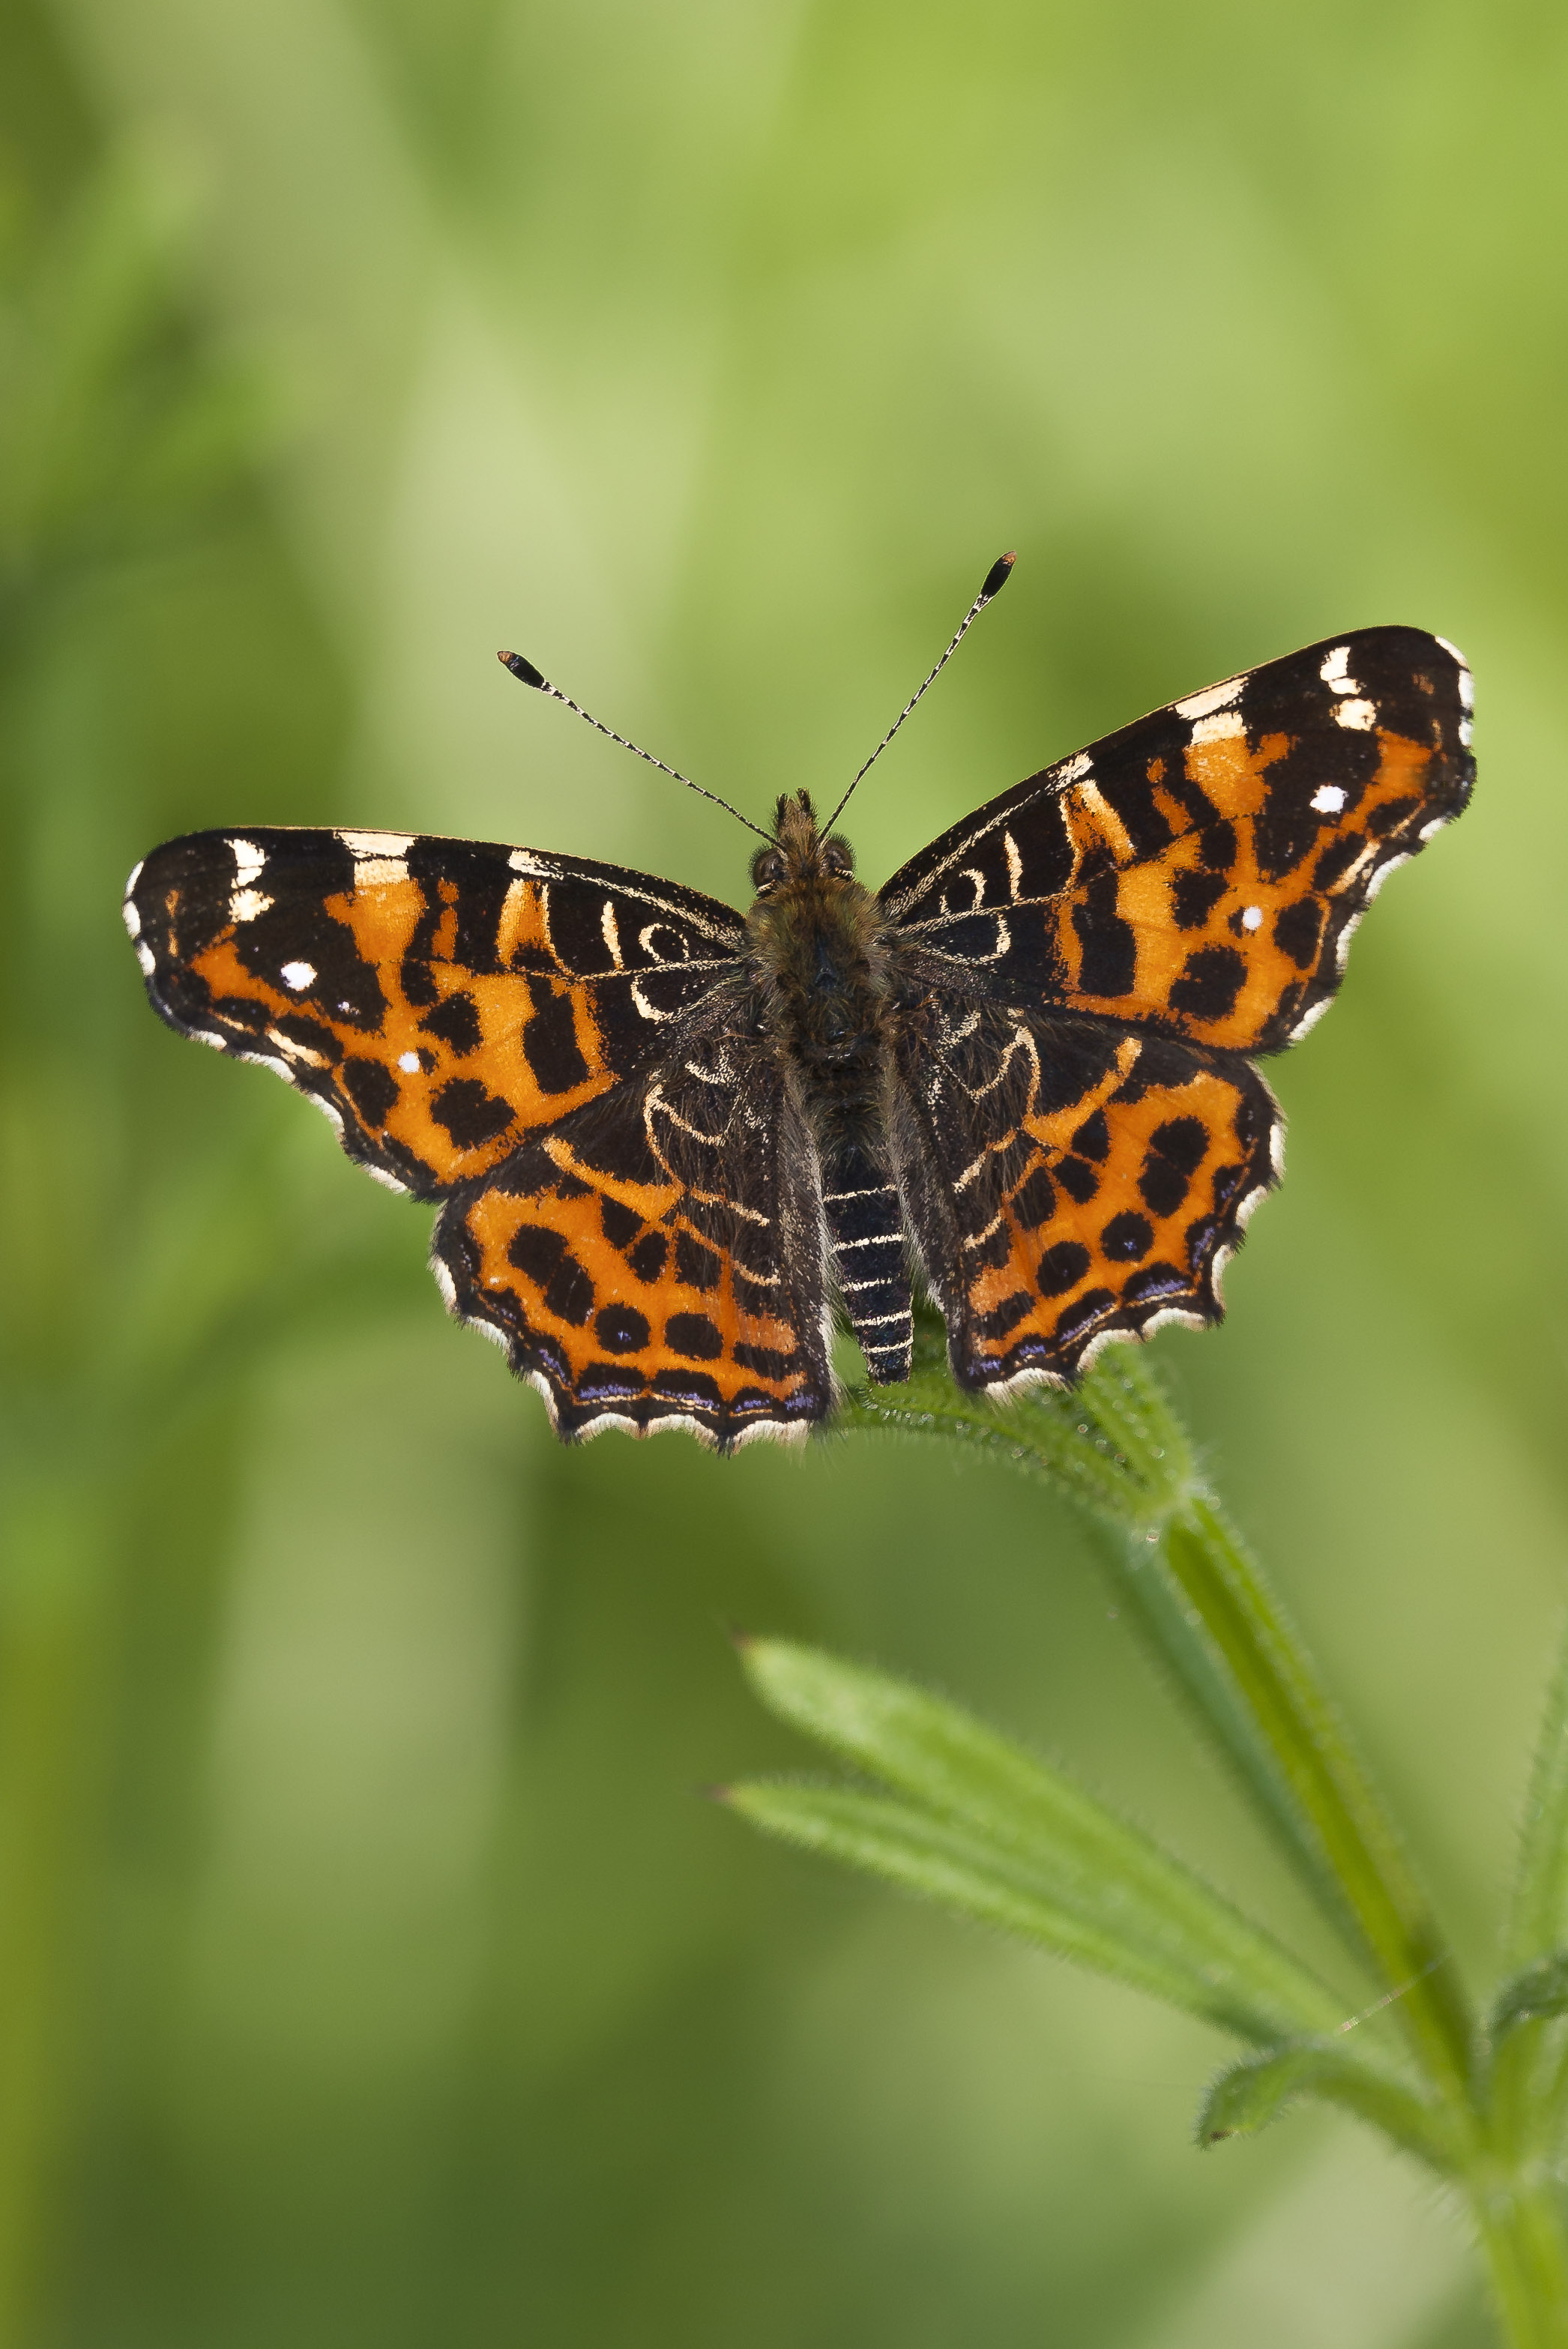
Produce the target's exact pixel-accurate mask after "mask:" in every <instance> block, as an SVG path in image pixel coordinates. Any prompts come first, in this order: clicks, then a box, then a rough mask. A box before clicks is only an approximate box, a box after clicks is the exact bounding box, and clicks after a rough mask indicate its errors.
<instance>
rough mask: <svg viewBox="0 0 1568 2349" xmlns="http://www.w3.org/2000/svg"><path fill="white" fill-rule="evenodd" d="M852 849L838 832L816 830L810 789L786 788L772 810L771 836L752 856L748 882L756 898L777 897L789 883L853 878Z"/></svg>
mask: <svg viewBox="0 0 1568 2349" xmlns="http://www.w3.org/2000/svg"><path fill="white" fill-rule="evenodd" d="M854 870H855V852H854V850H853V849H852V848H851V846H850V843H849V842H848V841H847V840H846V839H845V838H844V836H843V834H842V833H837V832H833V833H828V834H827V835H826V837H824V836H823V834H822V833H820V831H819V829H818V824H817V811H816V809H815V808H814V807H813V806H812V804H811V795H810V792H796V794H795V796H794V798H793V799H791V798H790V797H789V793H788V792H786V793H784V795H783V796H782V797H781V798H780V799H779V804H778V806H777V808H776V809H775V810H774V812H773V838H772V839H771V840H770V841H769V843H768V845H767V846H766V847H765V848H759V849H758V852H757V854H756V855H755V856H754V857H753V858H752V860H751V885H752V887H753V888H754V889H755V890H756V892H757V895H758V898H767V897H776V896H779V895H782V894H783V893H784V892H786V891H787V890H789V888H790V887H791V886H792V885H793V886H795V887H797V888H799V887H801V886H804V887H808V888H810V887H812V886H817V887H820V886H821V885H823V884H829V885H830V884H832V883H833V882H836V881H837V882H844V881H850V880H851V879H852V877H853V874H854Z"/></svg>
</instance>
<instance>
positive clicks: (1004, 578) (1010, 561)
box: [980, 548, 1018, 604]
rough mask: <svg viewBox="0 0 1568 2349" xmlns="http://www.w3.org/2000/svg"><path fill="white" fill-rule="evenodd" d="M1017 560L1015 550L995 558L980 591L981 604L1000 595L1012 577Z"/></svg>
mask: <svg viewBox="0 0 1568 2349" xmlns="http://www.w3.org/2000/svg"><path fill="white" fill-rule="evenodd" d="M1017 560H1018V555H1017V550H1016V548H1015V549H1014V550H1013V552H1012V554H999V555H998V556H997V557H996V560H995V563H994V564H992V565H991V568H990V570H989V571H987V573H986V574H985V585H984V586H983V587H982V588H981V590H980V601H981V602H982V603H983V604H988V603H989V602H990V601H991V598H992V597H993V596H994V595H1000V594H1001V592H1002V590H1003V588H1004V587H1005V586H1006V584H1007V582H1008V580H1009V579H1010V578H1011V576H1012V572H1013V565H1014V564H1015V563H1016V561H1017Z"/></svg>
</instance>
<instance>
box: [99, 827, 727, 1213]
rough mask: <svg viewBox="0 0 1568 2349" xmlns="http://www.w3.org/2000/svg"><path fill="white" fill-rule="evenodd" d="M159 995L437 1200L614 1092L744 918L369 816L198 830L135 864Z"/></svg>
mask: <svg viewBox="0 0 1568 2349" xmlns="http://www.w3.org/2000/svg"><path fill="white" fill-rule="evenodd" d="M125 917H126V926H127V927H128V928H129V931H130V934H131V936H132V938H133V939H134V941H135V944H136V949H137V954H138V957H139V961H140V963H141V968H142V971H143V974H144V976H145V978H146V980H147V990H148V993H149V995H150V997H151V999H152V1003H153V1007H154V1009H156V1010H157V1011H158V1012H160V1014H161V1016H162V1017H163V1019H166V1020H167V1021H168V1022H169V1024H170V1026H171V1027H173V1028H175V1029H177V1030H179V1031H180V1032H181V1034H182V1035H186V1036H191V1037H194V1038H196V1039H197V1040H199V1041H201V1042H202V1043H208V1044H211V1045H214V1046H216V1047H217V1049H218V1050H221V1051H225V1052H232V1053H234V1054H236V1055H237V1056H238V1057H239V1058H240V1059H242V1060H249V1061H260V1062H261V1063H262V1065H263V1067H266V1068H270V1069H273V1070H274V1071H276V1072H277V1074H278V1075H280V1076H282V1077H286V1078H287V1080H288V1081H289V1082H290V1083H291V1084H293V1085H294V1086H295V1087H297V1089H298V1090H299V1091H300V1092H303V1093H304V1094H305V1095H306V1096H307V1098H309V1099H310V1100H312V1101H314V1102H315V1103H316V1105H317V1106H318V1107H319V1108H321V1109H323V1110H325V1112H326V1113H327V1115H328V1116H329V1117H331V1118H332V1120H333V1122H334V1123H335V1125H336V1126H337V1128H338V1131H339V1133H341V1135H342V1139H343V1145H344V1148H345V1149H346V1151H347V1152H348V1153H349V1154H350V1156H351V1157H354V1158H356V1159H358V1160H359V1161H360V1163H361V1164H363V1165H365V1166H366V1167H367V1168H368V1169H369V1171H370V1172H371V1173H372V1174H376V1175H377V1176H378V1177H379V1178H380V1180H382V1181H383V1182H387V1183H389V1184H391V1185H393V1186H394V1187H397V1188H401V1189H405V1190H409V1191H413V1192H415V1193H417V1194H418V1195H419V1196H421V1197H424V1198H433V1197H438V1196H442V1195H445V1194H447V1193H448V1192H450V1191H451V1190H453V1189H454V1188H455V1187H456V1186H458V1185H460V1184H463V1183H465V1182H469V1181H471V1180H472V1179H473V1178H474V1177H475V1176H476V1175H478V1174H482V1173H484V1172H485V1171H486V1170H487V1169H489V1168H490V1167H492V1166H495V1165H497V1164H500V1163H501V1162H502V1161H503V1160H504V1159H505V1158H506V1157H508V1156H509V1155H510V1154H511V1153H512V1152H514V1151H516V1150H518V1149H519V1148H521V1146H522V1145H523V1144H524V1143H525V1142H526V1141H527V1139H528V1137H529V1136H530V1135H531V1134H532V1133H537V1132H539V1131H541V1130H542V1128H544V1127H547V1126H550V1125H552V1124H553V1123H555V1122H556V1121H557V1120H558V1119H560V1118H562V1117H564V1116H568V1115H570V1114H571V1113H572V1112H573V1111H576V1110H578V1109H580V1108H582V1107H583V1106H584V1105H585V1104H586V1103H588V1102H593V1101H595V1100H598V1099H600V1098H602V1097H603V1096H604V1095H605V1094H607V1093H609V1092H611V1091H612V1090H613V1089H614V1087H615V1086H616V1085H617V1084H619V1083H621V1082H623V1081H624V1080H625V1079H626V1078H628V1077H629V1076H631V1075H633V1074H634V1072H635V1071H637V1070H639V1069H640V1068H642V1067H643V1066H644V1065H645V1063H646V1062H648V1061H650V1060H652V1059H654V1058H656V1057H657V1055H658V1054H659V1053H660V1051H661V1050H663V1049H665V1044H666V1042H667V1040H668V1039H669V1038H670V1037H671V1036H672V1035H674V1034H675V1033H676V1031H677V1030H678V1028H679V1025H680V1023H681V1021H682V1020H683V1019H684V1018H686V1016H687V1015H689V1014H690V1013H691V1011H692V1010H693V1009H694V1008H695V1007H696V1005H698V1004H699V1003H701V1001H702V1000H703V999H704V998H705V997H706V996H707V994H708V993H709V991H710V990H711V989H712V988H715V987H716V986H722V985H723V983H724V982H725V980H726V979H727V978H728V977H730V976H731V974H732V971H733V965H734V957H735V956H736V954H737V952H738V949H739V947H741V945H742V944H743V942H744V938H745V925H744V923H743V922H742V920H741V918H740V916H739V915H738V914H736V913H734V912H732V911H731V909H730V908H729V907H728V906H727V905H719V904H717V902H716V901H715V900H714V899H713V898H711V897H704V896H701V895H698V894H697V893H696V891H695V890H690V889H682V888H679V887H677V886H676V885H675V884H673V883H670V882H664V881H656V880H654V879H652V878H650V877H649V876H648V875H647V874H639V873H630V872H626V871H624V870H623V869H622V868H621V867H619V866H617V865H611V864H591V863H586V862H583V861H582V860H578V859H570V858H566V857H553V856H541V855H536V854H533V853H532V852H531V850H527V849H520V848H507V847H503V846H496V845H491V844H489V843H482V842H476V841H463V840H441V839H433V838H428V837H418V836H409V835H408V834H406V833H385V832H310V831H281V830H253V831H251V832H247V833H224V832H207V833H194V834H192V835H191V836H190V837H189V838H187V839H183V840H175V841H170V842H169V843H167V844H166V845H165V846H164V847H161V848H158V849H155V850H154V851H153V853H152V854H151V855H150V857H148V858H147V860H146V862H145V863H144V864H140V865H139V866H138V868H137V870H136V872H135V873H134V874H132V875H131V880H130V885H129V888H128V890H127V893H126V899H125Z"/></svg>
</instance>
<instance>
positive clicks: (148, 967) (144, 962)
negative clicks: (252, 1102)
mask: <svg viewBox="0 0 1568 2349" xmlns="http://www.w3.org/2000/svg"><path fill="white" fill-rule="evenodd" d="M136 959H137V961H138V962H139V964H140V965H141V968H142V973H143V975H144V977H146V978H151V977H152V974H153V972H154V971H155V970H156V969H157V968H158V965H157V964H156V963H155V962H154V961H153V959H152V948H151V947H150V946H149V945H148V944H147V943H146V941H145V939H142V938H138V940H137V942H136ZM276 1099H277V1095H276V1094H275V1093H274V1094H273V1100H274V1101H275V1100H276Z"/></svg>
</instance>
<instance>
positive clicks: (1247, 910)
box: [1242, 905, 1264, 930]
mask: <svg viewBox="0 0 1568 2349" xmlns="http://www.w3.org/2000/svg"><path fill="white" fill-rule="evenodd" d="M1263 926H1264V909H1263V907H1262V906H1261V905H1247V906H1245V907H1243V912H1242V927H1243V930H1261V929H1262V927H1263Z"/></svg>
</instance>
